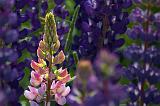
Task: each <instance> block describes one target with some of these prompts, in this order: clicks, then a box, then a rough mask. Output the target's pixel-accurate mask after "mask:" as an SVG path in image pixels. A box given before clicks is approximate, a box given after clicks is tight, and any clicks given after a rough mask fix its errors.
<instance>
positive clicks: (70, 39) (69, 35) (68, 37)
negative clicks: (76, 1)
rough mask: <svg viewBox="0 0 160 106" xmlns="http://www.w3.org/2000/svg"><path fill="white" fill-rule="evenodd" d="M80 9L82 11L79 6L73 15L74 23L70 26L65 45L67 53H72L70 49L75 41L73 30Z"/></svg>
mask: <svg viewBox="0 0 160 106" xmlns="http://www.w3.org/2000/svg"><path fill="white" fill-rule="evenodd" d="M79 9H80V6H79V5H78V6H77V7H76V9H75V11H74V14H73V18H72V21H71V24H70V30H69V33H68V35H67V39H66V44H65V48H64V51H65V53H66V52H69V51H70V47H71V44H72V40H73V30H74V27H75V23H76V19H77V17H78V13H79Z"/></svg>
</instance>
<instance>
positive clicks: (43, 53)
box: [37, 47, 46, 59]
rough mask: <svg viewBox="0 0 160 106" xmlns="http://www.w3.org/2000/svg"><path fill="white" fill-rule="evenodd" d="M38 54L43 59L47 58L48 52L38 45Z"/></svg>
mask: <svg viewBox="0 0 160 106" xmlns="http://www.w3.org/2000/svg"><path fill="white" fill-rule="evenodd" d="M37 56H38V57H39V58H41V59H45V57H46V54H45V52H43V51H42V49H40V48H39V47H38V49H37Z"/></svg>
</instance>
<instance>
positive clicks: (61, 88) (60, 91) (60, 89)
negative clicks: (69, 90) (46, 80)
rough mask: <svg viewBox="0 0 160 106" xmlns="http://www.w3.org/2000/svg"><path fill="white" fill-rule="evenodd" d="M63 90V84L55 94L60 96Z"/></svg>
mask: <svg viewBox="0 0 160 106" xmlns="http://www.w3.org/2000/svg"><path fill="white" fill-rule="evenodd" d="M64 90H65V85H64V84H63V85H61V86H60V87H59V88H58V89H57V93H58V94H61V93H62V92H63V91H64Z"/></svg>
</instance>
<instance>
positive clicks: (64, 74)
mask: <svg viewBox="0 0 160 106" xmlns="http://www.w3.org/2000/svg"><path fill="white" fill-rule="evenodd" d="M67 74H68V71H67V69H66V68H65V69H64V70H62V72H61V73H60V77H65V76H66V75H67Z"/></svg>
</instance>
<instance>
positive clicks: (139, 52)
mask: <svg viewBox="0 0 160 106" xmlns="http://www.w3.org/2000/svg"><path fill="white" fill-rule="evenodd" d="M136 1H137V0H136ZM154 3H155V1H152V0H148V1H142V0H139V1H137V2H135V5H136V6H137V7H136V8H134V9H133V10H132V12H131V14H130V16H129V17H130V20H131V22H133V27H131V28H130V29H128V31H127V34H128V36H129V38H131V39H132V40H133V42H134V41H135V42H134V43H133V44H132V45H130V46H129V47H127V49H126V50H125V51H124V56H125V57H126V58H127V59H128V60H130V61H131V65H129V66H128V67H127V68H125V69H124V70H125V77H126V78H128V79H129V80H130V81H131V82H130V84H129V85H128V89H127V91H128V94H129V97H130V102H129V106H148V105H150V104H154V105H155V104H159V103H160V102H159V99H158V98H159V97H160V92H159V90H158V88H157V87H156V84H157V83H158V82H159V81H160V71H159V68H158V64H159V63H160V61H159V59H158V58H159V56H160V50H159V48H157V46H156V43H157V42H158V40H159V28H160V27H159V24H160V23H159V19H160V17H159V16H160V15H159V14H160V13H159V12H157V13H154V12H153V11H152V7H153V4H154ZM143 6H144V7H145V9H144V8H141V7H143ZM136 42H137V43H136Z"/></svg>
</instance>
